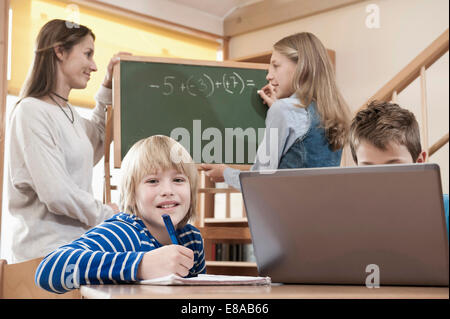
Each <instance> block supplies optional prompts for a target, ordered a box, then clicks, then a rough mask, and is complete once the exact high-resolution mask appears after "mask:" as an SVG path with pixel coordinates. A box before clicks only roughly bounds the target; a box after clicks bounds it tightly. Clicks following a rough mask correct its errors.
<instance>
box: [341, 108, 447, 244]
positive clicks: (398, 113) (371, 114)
mask: <svg viewBox="0 0 450 319" xmlns="http://www.w3.org/2000/svg"><path fill="white" fill-rule="evenodd" d="M349 140H350V150H351V152H352V157H353V160H354V161H355V163H356V164H357V165H358V166H363V165H383V164H412V163H424V162H425V160H426V157H427V152H426V151H424V150H422V146H421V144H420V130H419V124H418V123H417V120H416V118H415V116H414V114H413V113H412V112H410V111H408V110H406V109H403V108H401V107H400V106H398V105H397V104H394V103H389V102H379V101H373V102H371V103H370V104H369V105H368V107H367V108H366V109H363V110H361V111H359V112H358V113H357V114H356V116H355V118H354V119H353V121H352V123H351V126H350V134H349ZM443 197H444V207H445V222H446V224H447V235H448V213H449V210H448V194H444V195H443Z"/></svg>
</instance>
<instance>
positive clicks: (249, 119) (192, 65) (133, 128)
mask: <svg viewBox="0 0 450 319" xmlns="http://www.w3.org/2000/svg"><path fill="white" fill-rule="evenodd" d="M114 72H115V73H114V85H113V87H114V88H113V90H114V94H113V96H114V98H113V108H114V141H115V143H114V147H115V167H120V163H121V160H122V159H123V157H124V156H125V154H126V153H127V151H128V150H129V149H130V147H131V146H132V145H133V144H134V143H135V142H137V141H138V140H140V139H142V138H145V137H148V136H151V135H156V134H162V135H167V136H171V137H172V138H174V139H175V140H177V141H179V142H180V143H181V144H182V145H183V146H184V147H185V148H186V149H187V150H188V151H189V153H190V154H191V156H192V157H193V159H194V161H195V162H196V163H227V164H252V163H253V161H254V157H255V154H256V149H257V146H258V144H259V142H260V141H261V139H262V137H263V134H264V127H265V117H266V113H267V106H265V105H264V104H263V103H262V100H261V98H260V97H259V95H258V94H257V90H259V89H260V88H262V87H263V86H264V85H265V84H266V83H267V80H266V75H267V65H265V64H253V63H241V62H215V61H198V60H181V59H162V58H148V57H145V58H144V57H135V56H130V57H123V58H121V61H120V64H119V65H118V72H116V69H115V70H114Z"/></svg>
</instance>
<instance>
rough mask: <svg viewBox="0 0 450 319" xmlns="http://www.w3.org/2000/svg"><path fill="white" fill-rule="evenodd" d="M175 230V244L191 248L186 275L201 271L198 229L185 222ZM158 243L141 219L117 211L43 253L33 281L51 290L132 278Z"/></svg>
mask: <svg viewBox="0 0 450 319" xmlns="http://www.w3.org/2000/svg"><path fill="white" fill-rule="evenodd" d="M176 232H177V236H178V239H179V244H180V245H182V246H185V247H187V248H190V249H191V250H192V251H193V252H194V266H193V267H192V268H191V269H190V270H189V275H188V276H189V277H192V276H196V275H198V274H201V273H205V272H206V267H205V255H204V250H203V239H202V236H201V234H200V231H199V230H198V229H197V228H195V227H194V226H192V225H190V224H187V225H186V226H185V227H183V228H182V229H179V230H177V231H176ZM159 247H162V245H161V244H160V243H159V242H158V241H157V240H156V238H154V237H153V236H152V234H150V232H149V231H148V229H147V228H146V227H145V225H144V223H143V222H142V220H141V219H139V218H138V217H136V216H134V215H130V214H124V213H120V214H117V215H114V216H113V217H112V218H110V219H108V220H106V221H105V222H103V223H102V224H100V225H98V226H96V227H94V228H92V229H91V230H89V231H88V232H87V233H85V234H84V235H82V236H81V237H80V238H79V239H77V240H74V241H73V242H72V243H70V244H68V245H65V246H62V247H59V248H58V249H56V250H55V251H53V252H52V253H50V254H49V255H47V256H46V257H45V258H44V259H43V260H42V262H41V263H40V264H39V266H38V268H37V270H36V275H35V281H36V284H37V285H38V286H39V287H41V288H43V289H46V290H49V291H51V292H55V293H64V292H67V291H69V290H71V289H75V288H79V287H80V285H89V284H116V283H126V282H134V281H137V280H138V278H137V269H138V266H139V263H140V261H141V259H142V257H143V255H144V254H145V253H146V252H148V251H150V250H153V249H156V248H159Z"/></svg>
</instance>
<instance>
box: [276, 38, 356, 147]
mask: <svg viewBox="0 0 450 319" xmlns="http://www.w3.org/2000/svg"><path fill="white" fill-rule="evenodd" d="M273 48H274V50H275V51H277V52H279V53H280V54H282V55H284V56H286V57H287V58H289V59H290V60H291V61H292V62H294V63H296V64H297V68H296V71H295V74H294V80H293V84H292V85H293V89H294V90H295V92H296V95H297V97H298V99H299V100H300V102H301V103H302V106H308V105H309V104H310V103H311V102H312V101H315V102H316V106H317V112H318V113H319V115H320V118H321V124H322V126H323V127H324V129H325V132H326V136H327V139H328V142H329V143H330V145H331V147H332V149H333V150H337V149H340V148H342V147H343V146H344V144H345V142H346V140H347V135H348V130H349V125H350V117H351V115H350V110H349V108H348V105H347V103H346V102H345V100H344V98H343V97H342V95H341V93H340V92H339V90H338V88H337V85H336V78H335V74H334V70H333V66H332V64H331V61H330V58H329V56H328V53H327V50H326V49H325V47H324V45H323V44H322V43H321V42H320V40H319V39H318V38H317V37H316V36H315V35H314V34H312V33H309V32H302V33H297V34H293V35H291V36H288V37H285V38H283V39H281V40H280V41H278V42H277V43H275V45H274V46H273Z"/></svg>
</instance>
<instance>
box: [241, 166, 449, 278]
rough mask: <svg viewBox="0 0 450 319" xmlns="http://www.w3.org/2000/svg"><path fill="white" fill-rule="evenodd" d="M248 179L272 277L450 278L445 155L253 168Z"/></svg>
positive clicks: (255, 232)
mask: <svg viewBox="0 0 450 319" xmlns="http://www.w3.org/2000/svg"><path fill="white" fill-rule="evenodd" d="M240 181H241V187H242V194H243V198H244V204H245V208H246V210H247V217H248V225H249V228H250V232H251V236H252V242H253V247H254V253H255V257H256V263H257V266H258V272H259V274H260V275H262V276H270V277H271V278H272V282H281V283H304V284H351V285H366V284H367V282H370V283H374V282H375V277H374V276H375V275H376V276H378V277H377V278H378V282H379V285H380V286H381V285H416V286H448V284H449V255H448V237H447V230H446V222H445V214H444V205H443V199H442V187H441V178H440V170H439V166H438V165H436V164H412V165H411V164H410V165H374V166H364V167H346V168H337V167H334V168H309V169H282V170H275V171H271V172H269V171H263V172H257V171H253V172H252V171H251V172H241V174H240ZM370 276H372V277H370ZM368 279H370V280H369V281H368Z"/></svg>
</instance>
